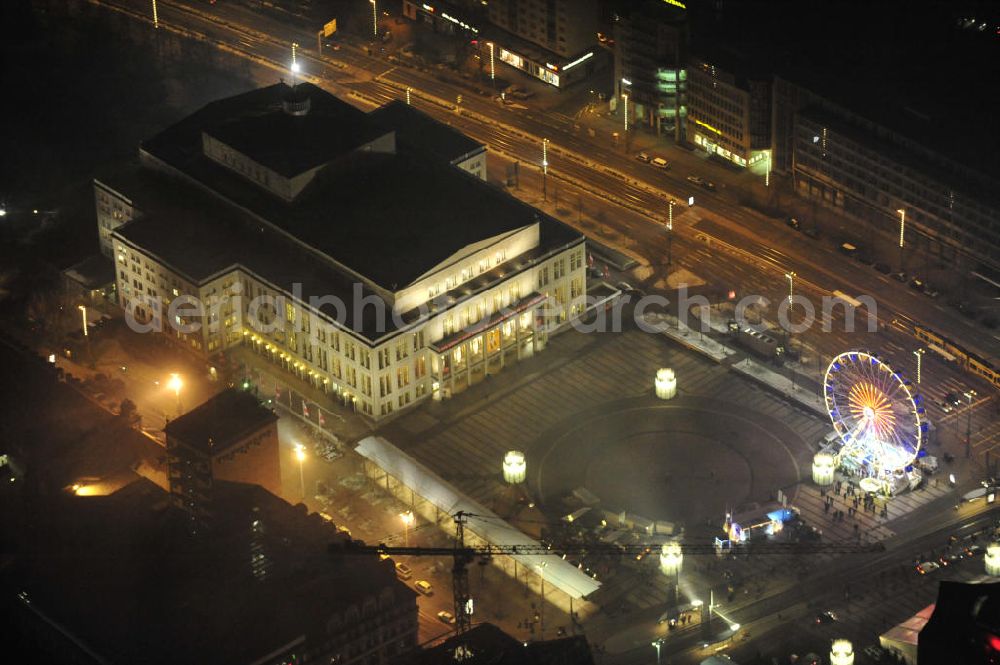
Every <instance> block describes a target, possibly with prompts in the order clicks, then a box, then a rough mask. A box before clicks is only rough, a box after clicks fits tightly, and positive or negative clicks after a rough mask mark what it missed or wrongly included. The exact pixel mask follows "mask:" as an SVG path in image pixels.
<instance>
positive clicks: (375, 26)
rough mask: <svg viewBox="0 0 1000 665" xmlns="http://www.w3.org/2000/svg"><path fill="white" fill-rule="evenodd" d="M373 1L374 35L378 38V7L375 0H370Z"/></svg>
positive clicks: (369, 0)
mask: <svg viewBox="0 0 1000 665" xmlns="http://www.w3.org/2000/svg"><path fill="white" fill-rule="evenodd" d="M368 2H370V3H372V37H374V38H375V39H378V7H377V6H376V5H375V0H368Z"/></svg>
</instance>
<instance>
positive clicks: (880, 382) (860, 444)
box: [823, 351, 926, 479]
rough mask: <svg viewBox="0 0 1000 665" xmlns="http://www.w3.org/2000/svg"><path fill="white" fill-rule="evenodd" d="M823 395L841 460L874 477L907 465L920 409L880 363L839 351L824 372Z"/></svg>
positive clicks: (915, 448) (919, 430) (919, 431)
mask: <svg viewBox="0 0 1000 665" xmlns="http://www.w3.org/2000/svg"><path fill="white" fill-rule="evenodd" d="M823 395H824V397H825V399H826V408H827V412H828V413H829V414H830V420H831V422H832V423H833V427H834V429H835V430H836V431H837V434H839V435H840V439H841V441H842V442H843V448H842V449H841V451H840V456H841V459H842V460H845V459H846V460H847V461H848V462H849V463H851V464H852V465H853V466H856V467H857V469H858V471H860V472H861V474H862V475H864V476H870V477H876V478H880V479H883V478H886V477H887V476H890V475H892V474H894V473H895V472H898V471H903V470H904V469H906V467H908V466H909V465H911V464H913V461H914V460H915V459H916V458H917V453H918V452H919V451H920V446H921V444H922V437H923V432H924V429H925V427H926V425H925V424H923V423H921V418H920V415H921V413H922V412H923V409H922V408H918V407H917V402H918V400H919V397H917V396H916V395H915V393H912V392H911V391H910V388H909V385H908V382H907V381H904V380H903V378H902V377H901V376H900V375H899V374H898V373H896V372H894V371H893V369H892V368H891V367H890V366H889V365H888V364H887V363H886V362H884V361H882V360H880V359H879V358H877V357H875V356H874V355H872V354H870V353H864V352H862V351H848V352H847V353H841V354H840V355H839V356H837V357H836V358H834V359H833V362H831V363H830V366H829V368H827V370H826V376H825V378H824V381H823ZM842 463H843V462H842Z"/></svg>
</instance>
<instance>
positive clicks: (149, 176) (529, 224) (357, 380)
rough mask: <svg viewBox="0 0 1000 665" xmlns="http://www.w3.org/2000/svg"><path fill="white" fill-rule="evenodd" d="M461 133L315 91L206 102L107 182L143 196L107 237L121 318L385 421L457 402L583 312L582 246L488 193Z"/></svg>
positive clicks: (520, 206)
mask: <svg viewBox="0 0 1000 665" xmlns="http://www.w3.org/2000/svg"><path fill="white" fill-rule="evenodd" d="M397 121H398V122H399V123H400V125H399V127H398V129H391V127H394V126H395V125H393V124H392V123H394V122H397ZM428 125H430V126H432V127H436V128H437V130H439V131H437V134H438V135H440V137H441V138H440V139H439V138H434V135H433V134H432V133H431V131H429V130H428V129H427V127H428ZM407 127H411V128H412V127H420V128H421V129H420V135H419V136H408V134H407ZM458 136H460V135H457V133H456V132H454V131H453V130H451V129H449V128H442V127H440V126H439V125H437V124H436V123H433V121H431V120H430V119H429V118H426V117H423V116H420V115H417V114H414V113H412V112H408V111H406V110H405V109H403V108H401V107H399V106H395V107H390V108H388V109H384V110H383V111H382V112H375V113H373V114H371V115H369V114H365V113H363V112H361V111H359V110H357V109H356V108H354V107H352V106H350V105H348V104H347V103H345V102H343V101H341V100H339V99H337V98H336V97H333V96H332V95H330V94H328V93H326V92H324V91H322V90H320V89H319V88H317V87H315V86H312V85H309V84H300V85H299V86H297V87H296V88H295V89H294V90H293V89H291V88H289V87H288V86H287V85H285V84H283V83H282V84H278V85H273V86H269V87H266V88H262V89H258V90H254V91H251V92H249V93H246V94H243V95H238V96H236V97H232V98H229V99H225V100H221V101H218V102H214V103H212V104H209V105H208V106H206V107H204V108H203V109H201V110H200V111H198V112H196V113H194V114H193V115H191V116H189V117H187V118H185V119H184V120H182V121H181V122H179V123H178V124H176V125H174V126H173V127H170V128H168V129H166V130H164V131H163V132H161V133H160V134H159V135H157V136H155V137H154V138H152V139H150V140H148V141H146V142H145V143H143V145H142V147H141V149H140V159H141V162H142V168H140V169H138V170H136V171H134V172H130V173H128V174H125V175H121V176H118V177H115V178H114V179H113V181H114V184H113V185H108V186H107V187H105V188H106V189H108V190H112V191H115V192H119V193H121V194H122V195H123V196H127V197H128V199H129V200H131V201H135V210H136V213H135V218H134V219H133V220H132V221H131V222H128V223H125V224H123V225H121V226H118V227H117V228H115V229H114V230H113V231H112V236H111V237H112V240H113V250H114V252H113V255H114V260H115V265H116V268H115V270H116V279H117V292H118V297H119V299H120V305H121V306H122V307H123V308H125V309H126V310H127V312H128V313H129V315H130V316H133V317H134V318H135V319H136V322H137V323H136V325H145V326H147V327H148V328H150V329H154V330H158V331H162V332H163V333H164V335H165V336H166V337H168V338H170V339H172V340H174V341H176V342H177V343H179V344H181V345H183V346H184V347H185V348H188V349H190V350H192V351H193V352H195V353H197V354H199V355H201V356H206V357H207V356H210V355H214V354H218V353H220V352H223V351H225V350H227V349H231V348H234V347H237V346H243V347H246V348H248V349H250V350H251V351H252V352H253V353H256V354H257V358H259V363H261V364H262V365H266V366H268V367H271V368H277V369H280V370H282V371H284V372H287V373H288V374H289V375H290V376H292V377H294V378H296V379H298V380H301V381H304V382H307V383H309V384H310V385H312V386H313V387H314V388H316V389H318V390H320V391H322V392H325V393H326V394H327V395H329V397H330V400H331V402H333V401H339V402H340V403H342V404H344V405H346V406H348V407H350V408H354V409H356V410H358V411H359V412H361V413H364V414H367V415H368V416H370V417H372V418H374V419H379V418H382V417H385V416H388V415H389V414H391V413H393V412H395V411H397V410H399V409H402V408H405V407H407V406H409V405H411V404H414V403H416V402H419V401H421V400H423V399H428V398H431V397H434V398H437V399H440V398H446V397H448V396H450V395H452V394H454V393H456V392H459V391H461V390H463V389H465V388H466V387H468V386H469V385H472V384H475V383H477V382H478V381H480V380H482V379H483V378H484V377H485V376H487V375H489V374H493V373H496V372H499V371H500V370H501V369H502V368H503V367H505V366H506V365H509V364H511V363H514V362H517V361H518V360H519V359H522V358H525V357H527V356H530V355H532V354H534V353H536V352H539V351H541V350H542V349H544V347H545V343H546V340H547V338H548V335H549V333H550V332H551V331H552V330H554V329H556V328H558V327H559V326H562V325H564V324H566V323H567V322H568V321H569V319H570V318H572V317H575V316H578V315H579V314H580V313H582V312H583V310H584V296H585V293H584V289H585V265H584V263H585V249H584V238H583V236H582V235H580V234H579V233H577V232H576V231H573V230H571V229H569V228H568V227H566V226H564V225H563V224H562V223H560V222H558V221H557V220H555V219H552V218H550V217H548V216H547V215H545V214H544V213H542V212H541V211H539V210H536V209H534V208H532V207H530V206H528V205H526V204H524V203H521V202H520V201H518V200H516V199H514V198H513V197H511V196H508V195H507V194H505V193H503V192H502V191H500V190H498V189H496V188H494V187H492V186H490V185H488V184H486V183H485V182H484V181H483V179H482V178H484V177H485V153H484V151H483V150H482V149H481V146H476V145H475V144H474V142H471V141H468V140H467V139H464V137H463V140H458V139H457V137H458ZM470 171H471V172H470ZM104 185H105V183H104V180H102V181H101V186H104ZM192 301H193V302H195V303H196V305H194V306H193V308H192V307H189V306H188V305H186V304H185V303H188V302H192Z"/></svg>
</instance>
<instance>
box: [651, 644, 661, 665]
mask: <svg viewBox="0 0 1000 665" xmlns="http://www.w3.org/2000/svg"><path fill="white" fill-rule="evenodd" d="M652 644H653V646H654V647H655V648H656V665H660V649H661V648H662V647H663V638H662V637H661V638H660V639H658V640H653V642H652Z"/></svg>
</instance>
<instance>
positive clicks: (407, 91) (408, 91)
mask: <svg viewBox="0 0 1000 665" xmlns="http://www.w3.org/2000/svg"><path fill="white" fill-rule="evenodd" d="M406 105H407V106H409V105H410V88H409V86H407V88H406Z"/></svg>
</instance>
